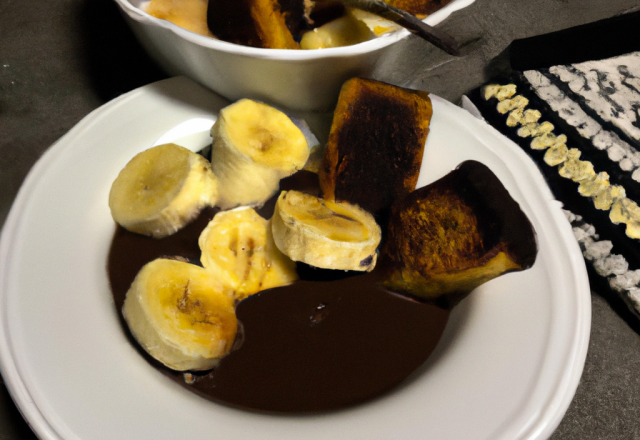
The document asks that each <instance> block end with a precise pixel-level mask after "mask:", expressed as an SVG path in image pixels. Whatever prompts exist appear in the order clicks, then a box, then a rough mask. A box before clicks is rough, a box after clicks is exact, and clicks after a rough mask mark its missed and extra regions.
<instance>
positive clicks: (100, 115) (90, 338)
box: [0, 78, 591, 440]
mask: <svg viewBox="0 0 640 440" xmlns="http://www.w3.org/2000/svg"><path fill="white" fill-rule="evenodd" d="M225 104H226V103H225V101H224V100H222V99H221V98H219V97H217V96H215V95H213V94H212V93H211V92H208V91H207V90H205V89H203V88H201V87H200V86H197V85H195V84H194V83H192V82H190V81H189V80H186V79H184V78H174V79H170V80H166V81H163V82H160V83H155V84H152V85H149V86H145V87H143V88H140V89H137V90H134V91H133V92H131V93H128V94H126V95H124V96H122V97H120V98H118V99H116V100H114V101H112V102H110V103H108V104H106V105H104V106H103V107H101V108H100V109H98V110H96V111H94V112H93V113H91V114H90V115H89V116H87V117H86V118H85V119H83V120H82V121H81V122H80V123H79V124H78V125H77V126H76V127H75V128H73V129H72V130H71V131H70V132H69V133H68V134H66V135H65V136H64V137H63V138H62V139H60V140H59V141H58V142H57V143H56V144H55V145H54V146H53V147H52V148H50V149H49V150H48V151H47V152H46V154H45V155H44V156H43V157H42V158H41V159H40V160H39V161H38V163H37V164H36V165H35V166H34V167H33V169H32V171H31V173H30V174H29V176H28V177H27V179H26V180H25V182H24V185H23V187H22V188H21V190H20V192H19V194H18V197H17V199H16V201H15V204H14V206H13V208H12V210H11V212H10V214H9V217H8V219H7V221H6V224H5V226H4V229H3V231H2V237H1V241H0V301H1V304H0V325H1V329H2V332H1V336H0V361H1V367H2V375H3V377H4V379H5V382H6V385H7V387H8V388H9V391H10V392H11V395H12V396H13V398H14V400H15V401H16V403H17V404H18V406H19V408H20V410H21V411H22V413H23V414H24V416H25V417H26V419H27V420H28V422H29V423H30V424H31V426H32V427H33V429H34V430H35V431H36V433H37V434H38V435H39V436H40V437H41V438H43V439H65V440H72V439H73V440H102V439H104V440H113V439H135V440H142V439H154V440H159V439H173V440H174V439H183V438H188V439H190V440H199V439H207V440H210V439H243V440H244V439H260V440H268V439H274V440H275V439H277V440H287V439H295V440H299V439H305V440H313V439H349V440H358V439H366V440H372V439H385V440H389V439H402V440H406V439H456V440H458V439H466V440H470V439H492V440H496V439H505V440H506V439H509V440H513V439H538V438H546V437H547V436H548V435H550V434H551V433H552V432H553V430H554V429H555V427H556V426H557V424H558V423H559V421H560V419H561V418H562V416H563V414H564V412H565V411H566V408H567V407H568V405H569V403H570V401H571V399H572V397H573V394H574V392H575V389H576V387H577V384H578V380H579V378H580V374H581V372H582V367H583V364H584V359H585V356H586V351H587V343H588V337H589V329H590V304H591V302H590V293H589V286H588V281H587V276H586V271H585V267H584V261H583V258H582V256H581V254H580V252H579V249H578V245H577V244H576V241H575V240H574V238H573V235H572V233H571V229H570V227H569V224H568V222H567V221H566V220H565V219H564V217H563V215H562V213H561V211H560V206H559V204H558V203H557V202H555V201H553V198H552V196H551V193H550V192H549V190H548V189H547V188H546V186H545V184H544V182H543V179H542V177H541V175H540V173H539V172H538V171H537V169H536V168H535V165H534V164H533V162H531V161H530V160H529V159H528V157H527V156H526V155H525V154H524V153H523V152H522V151H521V150H520V149H519V148H518V147H517V146H516V145H515V144H513V143H511V142H510V141H508V140H507V139H506V138H504V137H503V136H501V135H500V134H499V133H498V132H496V131H495V130H493V129H491V128H490V127H489V126H488V125H486V124H485V123H484V122H481V121H479V120H477V119H475V118H474V117H472V116H471V115H470V114H469V113H467V112H466V111H464V110H462V109H460V108H458V107H456V106H454V105H452V104H450V103H448V102H446V101H444V100H442V99H439V98H437V97H433V109H434V116H433V120H432V123H431V133H430V134H429V138H428V141H427V145H426V150H425V158H424V162H423V167H422V171H421V176H420V184H421V185H422V184H425V183H427V182H430V181H433V180H435V179H436V178H439V177H441V176H443V175H444V174H446V173H447V172H448V171H450V170H451V169H453V168H454V167H456V166H457V165H458V164H459V163H460V162H462V161H463V160H466V159H476V160H479V161H482V162H483V163H485V164H486V165H488V166H489V167H490V168H491V169H492V170H493V171H494V172H495V173H496V174H497V175H498V177H499V178H500V179H501V180H502V182H503V183H504V184H505V186H506V187H507V189H508V190H509V191H510V193H511V194H512V196H513V197H514V198H515V199H516V200H517V201H518V202H519V203H520V204H521V206H522V208H523V210H524V211H525V212H526V214H527V215H528V216H529V218H530V219H531V221H532V223H533V225H534V227H535V228H536V231H537V233H538V240H539V246H540V251H539V254H538V259H537V261H536V263H535V265H534V266H533V267H532V268H531V269H530V270H527V271H524V272H520V273H512V274H508V275H505V276H503V277H500V278H497V279H495V280H493V281H491V282H489V283H487V284H485V285H483V286H482V287H481V288H479V289H477V290H476V291H475V292H473V293H472V295H471V296H470V297H469V298H467V299H466V300H464V301H463V302H462V303H461V304H460V305H459V306H458V307H457V308H456V309H455V310H454V311H453V313H452V314H451V319H450V321H449V323H448V325H447V328H446V330H445V334H444V336H443V338H442V340H441V342H440V344H439V345H438V347H437V349H436V351H435V353H434V354H433V356H432V357H431V358H430V359H429V360H428V361H427V363H426V364H425V365H424V366H423V367H422V368H421V369H420V371H419V372H418V373H417V374H415V375H414V376H412V377H411V378H410V380H408V381H407V382H406V383H404V384H403V385H402V386H400V387H399V388H397V389H396V390H395V391H394V392H392V393H390V394H389V395H386V396H384V397H382V398H380V399H378V400H375V401H374V402H371V403H368V404H364V405H360V406H357V407H355V408H352V409H348V410H344V411H339V412H335V413H331V414H325V415H316V416H267V415H258V414H254V413H249V412H244V411H240V410H235V409H231V408H227V407H225V406H222V405H219V404H216V403H213V402H209V401H207V400H204V399H202V398H200V397H198V396H196V395H195V394H192V393H190V392H188V391H187V390H185V389H184V388H182V387H180V386H179V385H177V384H175V383H173V382H172V381H170V380H169V379H167V378H166V377H165V376H163V375H162V374H161V373H159V372H158V371H156V370H155V369H154V368H153V367H151V366H150V365H149V364H148V363H147V362H146V361H145V360H144V359H143V358H142V357H141V356H140V355H139V354H138V353H137V351H136V350H135V349H134V348H133V347H132V346H131V345H130V344H129V342H128V340H127V339H126V337H125V335H124V334H123V331H122V329H121V327H120V325H119V322H118V318H117V314H116V311H115V309H114V305H113V301H112V298H111V293H110V290H109V285H108V281H107V275H106V257H107V251H108V248H109V244H110V240H111V237H112V233H113V231H114V225H113V221H112V220H111V217H110V214H109V209H108V207H107V195H108V192H109V188H110V185H111V182H112V181H113V180H114V178H115V177H116V175H117V173H118V172H119V170H120V169H121V168H122V167H123V166H124V164H125V163H126V162H127V161H128V160H129V159H130V158H131V157H132V156H133V155H134V154H135V153H137V152H139V151H141V150H144V149H146V148H148V147H150V146H151V145H153V144H154V143H156V142H157V141H158V139H160V138H161V137H162V136H163V135H166V134H167V133H168V132H169V133H170V136H175V137H182V136H184V135H186V134H189V133H193V132H194V131H195V132H198V131H202V130H203V128H204V127H205V126H206V125H207V124H204V125H203V123H202V119H208V120H210V121H212V120H213V119H214V118H215V114H216V112H217V111H218V110H219V109H220V108H221V107H222V106H224V105H225ZM192 120H195V122H187V123H186V124H185V125H182V126H181V127H182V128H180V129H177V130H175V131H170V130H171V129H172V128H174V127H176V126H179V125H180V124H183V123H185V121H192ZM198 121H200V122H198ZM189 139H190V142H191V143H192V144H193V145H192V148H196V146H195V145H196V144H198V143H199V142H202V141H203V140H206V136H205V137H203V136H202V135H199V134H197V133H196V134H194V135H192V136H190V137H187V140H189ZM389 361H390V362H393V359H390V360H389Z"/></svg>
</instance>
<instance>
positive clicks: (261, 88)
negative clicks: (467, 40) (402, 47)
mask: <svg viewBox="0 0 640 440" xmlns="http://www.w3.org/2000/svg"><path fill="white" fill-rule="evenodd" d="M115 1H116V3H118V5H119V6H120V8H121V9H122V11H123V12H124V16H125V19H126V20H127V22H128V23H129V26H130V27H131V29H132V30H133V32H134V33H135V35H136V36H137V38H138V39H139V40H140V42H141V43H142V45H143V46H144V47H145V49H146V50H147V51H148V52H149V54H150V55H151V57H152V58H154V59H155V60H156V61H157V62H158V63H159V64H160V66H162V68H163V69H165V70H166V71H167V72H168V73H170V74H172V75H185V76H187V77H189V78H191V79H193V80H195V81H197V82H199V83H200V84H202V85H204V86H206V87H208V88H210V89H212V90H213V91H215V92H217V93H219V94H221V95H223V96H225V97H226V98H228V99H230V100H232V101H235V100H238V99H240V98H253V99H259V100H262V101H267V102H271V103H273V104H277V105H281V106H285V107H287V108H290V109H294V110H327V109H330V108H331V107H332V106H333V105H334V104H335V102H336V100H337V97H338V93H339V91H340V87H341V86H342V84H343V83H344V81H346V80H347V79H349V78H352V77H354V76H363V77H367V76H370V74H371V73H372V72H373V69H374V67H375V65H376V62H377V61H378V59H379V58H380V56H381V55H382V53H383V52H384V51H385V50H386V49H387V48H389V47H390V46H391V45H392V44H393V43H395V42H397V41H399V40H401V39H403V38H405V37H406V36H407V35H409V33H408V32H407V31H406V30H402V31H398V32H394V33H391V34H387V35H383V36H381V37H379V38H376V39H373V40H370V41H366V42H364V43H360V44H356V45H353V46H346V47H337V48H330V49H318V50H286V49H260V48H254V47H246V46H240V45H237V44H233V43H227V42H225V41H220V40H215V39H213V38H208V37H204V36H202V35H198V34H195V33H193V32H190V31H187V30H185V29H183V28H181V27H179V26H176V25H174V24H173V23H170V22H168V21H166V20H160V19H157V18H155V17H152V16H150V15H149V14H147V13H146V12H144V11H142V10H141V9H139V6H140V4H141V3H142V2H143V1H144V0H115ZM474 1H475V0H453V1H452V2H451V3H449V4H448V5H447V6H445V7H444V8H442V9H441V10H439V11H437V12H435V13H434V14H431V15H430V16H429V17H427V18H426V19H425V22H426V23H428V24H430V25H432V26H434V25H436V24H438V23H440V22H441V21H442V20H444V19H445V18H446V17H448V16H449V14H451V13H452V12H453V11H456V10H458V9H461V8H464V7H466V6H468V5H470V4H471V3H473V2H474ZM425 44H428V43H426V42H425Z"/></svg>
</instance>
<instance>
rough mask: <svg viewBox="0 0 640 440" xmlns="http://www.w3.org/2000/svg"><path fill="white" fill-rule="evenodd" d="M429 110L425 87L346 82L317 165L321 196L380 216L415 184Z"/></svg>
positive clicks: (364, 81) (429, 116)
mask: <svg viewBox="0 0 640 440" xmlns="http://www.w3.org/2000/svg"><path fill="white" fill-rule="evenodd" d="M432 114H433V111H432V107H431V99H430V98H429V94H428V93H427V92H424V91H419V90H410V89H405V88H401V87H397V86H392V85H390V84H385V83H383V82H379V81H374V80H370V79H363V78H352V79H350V80H348V81H346V82H345V83H344V84H343V86H342V89H341V91H340V97H339V99H338V104H337V106H336V109H335V111H334V116H333V122H332V126H331V131H330V134H329V140H328V142H327V147H326V151H325V155H324V158H323V162H322V164H321V166H320V170H319V177H320V188H321V190H322V194H323V198H324V199H326V200H339V201H346V202H349V203H352V204H356V205H358V206H360V207H361V208H363V209H365V210H366V211H369V212H370V213H372V214H373V215H374V216H376V217H380V216H384V215H383V214H384V213H386V211H388V209H389V207H390V206H391V204H392V203H393V201H394V200H396V199H398V198H401V197H404V196H405V195H407V194H409V193H410V192H411V191H413V190H414V189H415V187H416V183H417V182H418V175H419V174H420V166H421V164H422V154H423V151H424V144H425V141H426V138H427V134H428V133H429V123H430V121H431V116H432Z"/></svg>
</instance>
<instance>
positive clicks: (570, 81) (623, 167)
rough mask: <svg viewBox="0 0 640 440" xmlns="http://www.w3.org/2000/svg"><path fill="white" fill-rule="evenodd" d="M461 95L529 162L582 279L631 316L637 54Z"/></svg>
mask: <svg viewBox="0 0 640 440" xmlns="http://www.w3.org/2000/svg"><path fill="white" fill-rule="evenodd" d="M467 98H468V100H470V102H471V103H472V104H473V105H474V106H475V108H474V110H477V111H478V112H479V113H480V114H481V115H482V117H483V118H484V119H485V120H486V121H487V122H488V123H490V124H491V125H493V126H494V127H495V128H496V129H498V130H499V131H501V132H502V133H504V134H505V135H506V136H508V137H509V138H511V139H512V140H513V141H515V142H516V143H517V144H518V145H519V146H520V147H522V148H523V150H524V151H526V152H527V153H528V154H529V155H530V156H531V158H532V159H533V160H534V161H535V162H536V164H537V165H538V167H539V168H540V170H541V171H542V173H543V175H544V176H545V178H546V179H547V182H548V183H549V186H550V188H551V190H552V192H553V193H554V195H555V197H556V198H557V199H558V200H560V201H561V202H563V204H564V208H565V213H566V215H567V218H568V219H569V221H570V222H571V225H572V226H573V231H574V235H575V237H576V239H577V240H578V242H579V244H580V247H581V249H582V252H583V255H584V258H585V260H586V262H587V265H588V267H589V269H590V274H591V275H592V278H593V277H598V278H599V279H600V281H604V282H605V284H606V285H607V286H608V287H609V288H610V289H611V291H612V292H614V293H615V294H616V295H617V296H619V297H620V298H621V299H622V300H623V301H624V302H625V303H626V305H627V306H628V307H629V309H630V310H631V311H632V313H633V314H635V315H636V316H637V317H640V206H639V204H640V52H632V53H629V54H625V55H621V56H617V57H613V58H608V59H604V60H598V61H587V62H581V63H576V64H569V65H557V66H552V67H549V68H540V69H536V70H526V71H523V72H516V73H514V74H512V75H511V76H509V77H505V78H501V79H498V80H496V81H492V82H491V83H490V84H486V85H484V86H483V87H480V88H478V89H476V90H474V91H472V92H471V93H470V94H469V95H468V96H467ZM467 102H469V101H467Z"/></svg>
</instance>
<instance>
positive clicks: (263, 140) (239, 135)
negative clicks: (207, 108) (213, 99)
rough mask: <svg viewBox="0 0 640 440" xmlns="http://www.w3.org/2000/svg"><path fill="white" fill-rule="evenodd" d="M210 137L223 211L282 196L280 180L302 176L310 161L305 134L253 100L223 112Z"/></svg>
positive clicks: (219, 204) (273, 111) (245, 101)
mask: <svg viewBox="0 0 640 440" xmlns="http://www.w3.org/2000/svg"><path fill="white" fill-rule="evenodd" d="M211 136H212V137H213V145H212V148H211V165H212V167H213V172H214V174H215V175H216V177H217V178H218V181H219V186H218V189H219V192H220V200H219V201H218V206H220V208H222V209H230V208H235V207H236V206H240V205H252V206H253V205H261V204H262V203H264V202H265V201H266V200H268V199H269V198H270V197H271V196H272V195H274V194H275V193H276V192H277V191H278V185H279V182H280V179H282V178H283V177H287V176H290V175H291V174H293V173H295V172H296V171H298V170H300V169H301V168H302V167H303V166H304V164H305V163H306V162H307V158H308V157H309V146H308V144H307V141H306V139H305V137H304V134H303V133H302V131H300V129H299V128H298V127H296V126H295V124H294V123H293V122H292V121H291V119H290V118H289V117H288V116H287V115H285V114H284V113H283V112H281V111H280V110H277V109H275V108H273V107H270V106H268V105H266V104H262V103H260V102H256V101H252V100H249V99H242V100H240V101H238V102H236V103H234V104H231V105H230V106H228V107H225V108H224V109H222V111H221V112H220V116H219V117H218V120H217V121H216V123H215V124H214V125H213V127H212V128H211Z"/></svg>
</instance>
